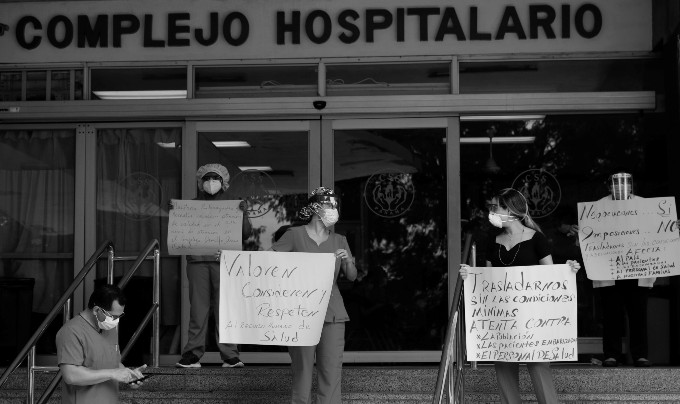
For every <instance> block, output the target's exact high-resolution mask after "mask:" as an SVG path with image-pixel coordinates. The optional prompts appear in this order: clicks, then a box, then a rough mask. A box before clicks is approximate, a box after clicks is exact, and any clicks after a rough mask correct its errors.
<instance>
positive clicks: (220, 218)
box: [168, 199, 243, 255]
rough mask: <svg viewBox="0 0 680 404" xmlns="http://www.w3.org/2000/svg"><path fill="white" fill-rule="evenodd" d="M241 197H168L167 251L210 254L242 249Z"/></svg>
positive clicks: (171, 252)
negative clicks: (207, 199)
mask: <svg viewBox="0 0 680 404" xmlns="http://www.w3.org/2000/svg"><path fill="white" fill-rule="evenodd" d="M240 203H241V201H184V200H179V199H173V200H172V206H173V208H172V209H170V214H169V220H168V253H169V254H171V255H180V254H187V255H212V254H217V252H218V251H219V250H241V249H242V244H241V242H242V237H243V236H242V232H243V230H242V226H243V212H242V211H241V210H240V209H239V204H240Z"/></svg>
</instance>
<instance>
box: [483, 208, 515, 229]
mask: <svg viewBox="0 0 680 404" xmlns="http://www.w3.org/2000/svg"><path fill="white" fill-rule="evenodd" d="M501 216H507V217H512V216H510V215H503V214H500V213H494V212H489V222H490V223H491V224H492V225H493V226H495V227H498V228H499V229H500V228H502V227H503V223H504V222H514V221H515V220H517V219H515V218H512V219H509V220H503V219H502V218H501Z"/></svg>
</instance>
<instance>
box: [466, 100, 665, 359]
mask: <svg viewBox="0 0 680 404" xmlns="http://www.w3.org/2000/svg"><path fill="white" fill-rule="evenodd" d="M663 125H664V119H663V116H662V115H661V114H648V115H569V116H547V117H545V118H544V119H542V120H532V121H483V122H462V124H461V163H460V165H461V199H462V202H463V208H462V212H461V213H462V218H463V223H462V228H463V231H464V232H471V233H472V234H473V239H474V241H475V242H476V244H477V264H478V265H484V263H485V261H486V259H487V257H488V256H489V254H491V253H492V252H490V251H487V248H486V247H487V243H488V242H489V240H490V239H492V238H494V237H495V236H496V234H497V232H498V230H497V229H495V228H494V227H493V226H491V225H490V223H489V221H488V219H487V214H488V211H487V210H486V204H487V203H488V202H489V199H490V198H491V196H492V195H493V193H494V192H497V191H498V190H500V189H502V188H506V187H514V188H516V189H520V190H522V191H523V192H524V194H525V196H526V197H527V199H528V203H529V206H530V212H531V214H532V216H533V217H534V218H535V219H536V222H537V223H538V224H539V225H540V226H541V228H542V230H543V232H544V233H545V235H546V236H547V238H548V240H549V241H550V242H551V247H552V255H553V260H554V262H555V263H564V262H565V261H566V260H567V259H578V260H580V261H581V263H582V262H583V261H582V257H581V253H580V249H579V247H578V244H577V242H578V240H577V239H576V238H574V237H573V236H569V235H568V234H567V232H566V231H565V230H566V228H565V227H563V226H561V224H578V218H577V208H576V206H577V203H578V202H587V201H594V200H599V199H601V198H602V197H604V196H605V195H608V194H609V191H608V189H607V187H606V185H605V184H606V179H607V177H608V176H609V175H611V174H612V173H614V172H617V171H622V170H623V171H627V172H630V173H632V174H633V177H634V178H635V190H636V194H637V195H640V196H643V197H661V196H669V195H672V194H671V191H670V189H669V177H668V176H669V172H670V167H668V163H667V162H668V155H667V150H666V147H667V144H668V138H667V135H666V134H665V130H664V126H663ZM489 137H493V143H492V147H491V148H490V146H489ZM670 280H671V278H658V279H657V281H656V283H655V284H654V287H653V289H652V290H651V295H650V299H649V303H648V305H649V307H648V309H649V310H648V313H649V314H648V322H649V329H650V330H651V329H658V330H659V332H658V333H656V332H655V333H650V334H649V339H650V341H649V357H650V358H653V359H651V360H652V361H653V362H654V363H657V364H668V363H669V360H670V356H669V350H670V347H669V333H670V331H669V329H668V327H667V326H665V325H664V324H668V322H669V317H668V313H669V307H672V305H673V304H674V303H673V300H672V298H671V295H672V293H671V287H670ZM577 288H578V290H577V292H578V336H579V337H601V336H602V324H603V316H604V314H603V304H602V303H603V302H602V293H601V289H598V288H595V289H594V288H593V286H592V281H590V280H589V279H587V276H586V271H585V270H581V271H579V272H578V274H577ZM659 327H661V328H659ZM580 356H581V357H580V358H579V360H580V361H582V362H589V361H590V357H591V356H598V355H597V354H595V355H593V353H592V352H586V353H582V354H581V355H580Z"/></svg>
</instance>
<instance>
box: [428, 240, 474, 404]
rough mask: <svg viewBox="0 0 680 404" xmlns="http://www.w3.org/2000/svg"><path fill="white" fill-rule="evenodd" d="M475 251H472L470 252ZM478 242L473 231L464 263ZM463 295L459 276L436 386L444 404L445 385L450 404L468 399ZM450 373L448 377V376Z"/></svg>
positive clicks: (438, 401) (436, 399) (436, 397)
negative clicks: (474, 239)
mask: <svg viewBox="0 0 680 404" xmlns="http://www.w3.org/2000/svg"><path fill="white" fill-rule="evenodd" d="M470 251H472V254H470ZM474 251H475V244H474V243H473V242H472V234H470V233H468V234H467V235H466V237H465V247H464V248H463V257H462V261H461V262H464V263H465V262H467V261H468V258H469V257H470V256H471V257H472V260H473V262H474V261H475V257H474V256H475V254H474ZM462 296H463V279H462V278H461V277H460V275H458V279H457V280H456V287H455V289H454V292H453V299H452V301H451V310H450V312H449V313H450V317H449V321H448V323H447V326H446V336H445V337H444V349H442V358H441V360H440V362H439V372H438V373H437V383H436V385H435V391H434V396H433V398H432V403H433V404H441V402H442V400H443V398H444V388H445V387H447V396H448V401H449V403H452V404H453V403H462V402H464V398H465V386H464V377H463V376H464V367H463V363H464V361H465V332H464V329H463V326H462V325H463V320H462V318H461V317H462V315H461V313H462V307H461V299H462ZM447 376H448V377H447Z"/></svg>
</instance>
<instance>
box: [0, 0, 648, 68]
mask: <svg viewBox="0 0 680 404" xmlns="http://www.w3.org/2000/svg"><path fill="white" fill-rule="evenodd" d="M610 3H611V2H605V1H603V0H593V1H590V2H584V3H580V2H578V3H577V2H571V3H569V2H559V1H556V0H548V1H544V2H525V1H519V0H507V1H505V2H502V3H501V2H497V1H494V0H478V1H473V0H466V1H458V2H455V3H451V2H449V1H445V0H432V1H430V2H428V3H426V4H423V3H421V2H413V1H408V0H394V1H387V0H373V1H371V2H370V4H367V3H366V2H359V1H354V0H349V1H342V2H341V1H334V0H333V1H328V2H324V3H323V4H324V6H323V8H321V7H319V3H316V2H299V1H294V0H283V1H277V2H270V3H267V2H255V3H253V2H248V1H245V0H237V1H233V2H228V3H225V2H219V1H216V0H202V1H195V2H192V3H191V5H192V7H191V8H190V9H188V8H187V3H186V2H180V1H178V0H169V1H163V2H161V1H158V2H154V1H149V2H144V3H139V2H135V1H132V0H118V1H110V2H95V1H82V2H81V1H79V2H73V3H69V2H47V3H40V2H35V3H22V4H21V7H19V6H18V5H17V4H16V3H5V4H0V16H2V17H0V23H3V24H5V25H6V26H8V31H9V34H10V35H4V36H3V37H0V50H3V49H4V50H5V51H3V52H2V53H3V54H4V55H7V52H6V51H7V50H13V51H14V52H13V53H15V54H14V55H12V57H10V58H9V59H10V60H9V61H16V62H21V61H24V60H29V59H31V57H30V55H32V54H33V53H36V51H40V52H42V53H41V55H44V53H45V52H46V51H49V52H50V53H48V56H49V55H50V54H52V55H53V56H52V57H49V59H53V60H51V61H64V60H65V59H66V58H65V56H64V51H66V50H72V51H81V53H82V51H83V50H91V51H92V52H90V53H85V56H88V55H89V58H88V60H90V59H100V58H103V57H108V58H113V59H121V58H123V57H124V56H125V55H126V52H125V51H135V52H139V54H140V55H143V56H145V59H147V60H148V59H150V58H151V57H154V56H155V55H157V54H158V55H163V58H161V59H163V60H166V59H167V60H170V59H177V58H178V57H179V58H182V59H183V60H186V59H192V58H198V57H199V55H202V57H201V59H206V58H213V59H219V58H224V59H230V58H241V57H253V58H264V57H275V56H277V55H279V56H281V57H296V56H300V57H305V56H306V57H323V56H326V57H332V56H361V55H370V56H376V55H377V56H380V55H381V54H384V55H421V54H422V46H423V45H424V44H427V46H428V54H435V55H437V54H441V55H453V54H478V53H508V52H513V53H517V52H523V51H526V52H534V53H535V52H548V51H549V52H560V51H590V50H592V51H627V50H628V51H630V50H649V49H651V3H650V2H649V1H633V0H621V1H619V2H616V4H615V5H613V6H612V4H610ZM622 3H626V4H622ZM66 10H69V11H66ZM71 10H72V11H71ZM301 45H303V46H301ZM404 45H406V46H404ZM115 49H119V50H121V52H118V53H115V52H114V53H111V50H115ZM169 49H183V51H182V53H179V54H177V53H175V54H172V53H169V52H167V50H169ZM186 49H189V50H191V51H192V52H190V53H188V54H187V53H185V52H184V50H186ZM94 50H96V51H99V52H94ZM106 50H108V51H109V52H108V54H107V53H106V52H105V51H106ZM145 50H147V51H148V50H166V51H165V52H163V53H157V54H156V53H150V54H149V53H148V52H147V53H145ZM291 50H292V53H291ZM59 51H61V52H59ZM376 51H377V52H378V53H377V54H376ZM26 52H28V53H26ZM38 53H39V52H38ZM73 56H74V55H72V57H71V60H82V56H81V58H80V59H77V58H74V57H73ZM127 57H128V58H130V54H129V52H127ZM109 60H111V59H109ZM128 60H130V59H128ZM132 60H135V59H132ZM42 61H44V58H43V59H42ZM48 61H50V60H48Z"/></svg>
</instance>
